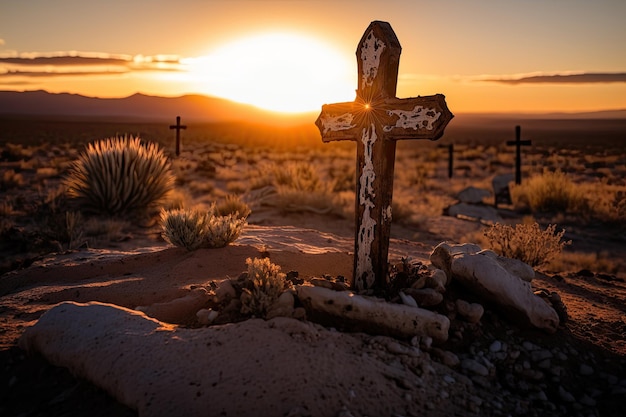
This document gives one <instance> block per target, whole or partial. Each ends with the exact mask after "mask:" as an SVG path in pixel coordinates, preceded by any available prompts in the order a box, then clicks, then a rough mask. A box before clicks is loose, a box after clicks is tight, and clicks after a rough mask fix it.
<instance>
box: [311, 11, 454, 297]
mask: <svg viewBox="0 0 626 417" xmlns="http://www.w3.org/2000/svg"><path fill="white" fill-rule="evenodd" d="M401 50H402V48H401V47H400V42H399V41H398V38H397V37H396V34H395V33H394V31H393V29H392V28H391V25H390V24H389V23H387V22H380V21H375V22H372V23H371V24H370V25H369V27H368V28H367V29H366V31H365V33H364V35H363V37H362V38H361V41H360V42H359V45H358V47H357V50H356V57H357V66H358V80H359V81H358V89H357V91H356V99H355V100H354V101H353V102H348V103H336V104H325V105H323V106H322V112H321V113H320V115H319V117H318V118H317V120H316V121H315V124H316V125H317V127H318V128H319V130H320V133H321V135H322V140H323V141H324V142H329V141H334V140H353V141H356V142H357V158H356V162H357V168H356V175H357V183H356V201H355V212H356V219H355V223H356V233H355V242H354V279H353V282H352V288H354V289H355V290H359V291H363V290H383V289H385V287H386V285H387V275H388V270H387V255H388V251H389V235H390V230H391V217H392V212H391V200H392V193H393V171H394V163H395V155H396V140H401V139H430V140H436V139H438V138H440V137H441V136H442V135H443V131H444V128H445V127H446V125H447V124H448V122H450V120H452V117H454V116H453V115H452V113H450V111H449V110H448V107H447V105H446V102H445V97H444V96H443V95H442V94H437V95H434V96H425V97H413V98H406V99H399V98H396V97H395V94H396V83H397V80H398V66H399V62H400V52H401Z"/></svg>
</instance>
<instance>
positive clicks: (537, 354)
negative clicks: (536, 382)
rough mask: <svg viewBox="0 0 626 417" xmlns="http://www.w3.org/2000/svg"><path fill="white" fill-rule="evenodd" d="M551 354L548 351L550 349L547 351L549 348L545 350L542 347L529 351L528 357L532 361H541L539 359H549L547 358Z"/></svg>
mask: <svg viewBox="0 0 626 417" xmlns="http://www.w3.org/2000/svg"><path fill="white" fill-rule="evenodd" d="M552 356H553V355H552V352H550V351H549V350H547V349H542V350H534V351H532V352H531V353H530V359H531V360H532V361H533V362H541V361H543V360H545V359H549V358H551V357H552Z"/></svg>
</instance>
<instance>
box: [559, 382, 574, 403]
mask: <svg viewBox="0 0 626 417" xmlns="http://www.w3.org/2000/svg"><path fill="white" fill-rule="evenodd" d="M559 397H561V399H562V400H563V401H565V402H567V403H573V402H574V401H575V400H576V399H575V398H574V396H573V395H572V394H571V393H569V392H568V391H566V390H565V388H563V387H562V386H561V385H559Z"/></svg>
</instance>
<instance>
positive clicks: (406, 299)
mask: <svg viewBox="0 0 626 417" xmlns="http://www.w3.org/2000/svg"><path fill="white" fill-rule="evenodd" d="M398 295H399V296H400V299H401V300H402V304H404V305H407V306H411V307H416V308H417V301H415V298H413V297H412V296H410V295H406V294H405V293H404V292H402V291H400V293H399V294H398Z"/></svg>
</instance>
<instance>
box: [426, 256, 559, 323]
mask: <svg viewBox="0 0 626 417" xmlns="http://www.w3.org/2000/svg"><path fill="white" fill-rule="evenodd" d="M435 249H437V248H435ZM441 250H445V248H442V249H441ZM452 250H454V248H452ZM441 257H443V256H441ZM448 258H449V259H451V266H450V269H451V273H452V276H453V279H454V280H456V281H458V282H460V283H461V284H462V285H463V286H465V287H466V288H468V289H469V290H470V291H472V292H474V293H476V294H477V295H479V296H481V297H483V299H485V301H488V302H492V303H494V304H495V305H497V306H498V307H499V309H500V310H502V311H504V312H505V313H507V314H508V315H509V316H510V317H511V318H512V319H513V320H516V321H518V322H520V323H522V324H530V325H532V326H534V327H537V328H540V329H543V330H546V331H548V332H555V331H556V329H557V328H558V326H559V316H558V314H557V312H556V311H555V310H554V308H552V307H551V306H550V305H548V304H547V303H546V302H545V301H543V300H542V299H541V298H540V297H538V296H536V295H535V294H534V293H533V291H532V288H531V286H530V283H529V282H528V281H523V280H521V279H520V278H519V277H517V276H515V275H513V274H511V273H510V272H509V271H507V270H506V269H505V268H504V267H503V266H502V265H501V264H500V262H498V261H497V260H495V259H493V257H491V256H490V255H489V254H480V253H474V254H471V253H460V254H454V252H451V253H450V254H449V256H448Z"/></svg>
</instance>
